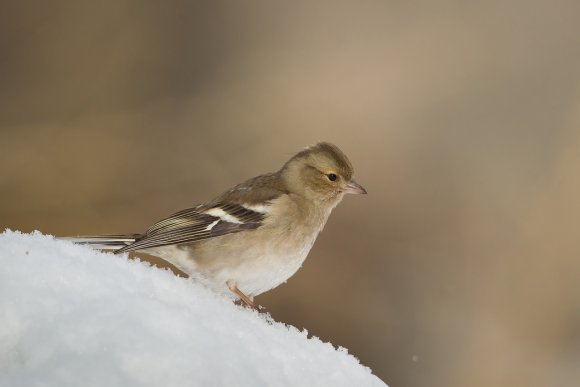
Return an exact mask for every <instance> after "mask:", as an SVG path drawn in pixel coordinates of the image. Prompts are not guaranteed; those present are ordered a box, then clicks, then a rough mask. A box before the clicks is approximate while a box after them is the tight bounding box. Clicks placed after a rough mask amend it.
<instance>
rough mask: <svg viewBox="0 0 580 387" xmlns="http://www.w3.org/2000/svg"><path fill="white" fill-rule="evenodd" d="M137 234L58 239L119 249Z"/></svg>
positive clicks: (100, 248) (96, 246) (136, 236)
mask: <svg viewBox="0 0 580 387" xmlns="http://www.w3.org/2000/svg"><path fill="white" fill-rule="evenodd" d="M139 236H140V235H139V234H133V235H101V236H78V237H60V238H58V239H60V240H64V241H69V242H72V243H76V244H78V245H87V246H90V247H92V248H93V249H97V250H120V249H122V248H123V247H127V246H129V245H130V244H132V243H133V242H135V240H136V239H137V238H138V237H139Z"/></svg>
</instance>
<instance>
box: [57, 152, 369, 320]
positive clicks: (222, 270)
mask: <svg viewBox="0 0 580 387" xmlns="http://www.w3.org/2000/svg"><path fill="white" fill-rule="evenodd" d="M353 172H354V171H353V168H352V165H351V163H350V161H349V160H348V158H347V157H346V155H345V154H344V153H343V152H342V151H341V150H340V149H339V148H338V147H337V146H335V145H332V144H330V143H328V142H320V143H317V144H314V145H312V146H310V147H307V148H305V149H304V150H302V151H300V152H298V153H297V154H295V155H294V156H293V157H292V158H290V160H288V161H287V162H286V163H285V164H284V165H283V166H282V168H281V169H280V170H278V171H277V172H273V173H267V174H264V175H260V176H257V177H254V178H252V179H249V180H247V181H245V182H243V183H241V184H238V185H236V186H235V187H233V188H232V189H230V190H229V191H226V192H225V193H223V194H221V195H220V196H218V197H217V198H215V199H213V200H211V201H209V202H207V203H204V204H200V205H198V206H196V207H193V208H188V209H185V210H182V211H179V212H177V213H175V214H173V215H171V216H170V217H168V218H165V219H163V220H161V221H159V222H157V223H155V224H154V225H152V226H151V227H150V228H149V229H148V230H147V231H146V232H145V233H143V234H134V235H124V236H96V237H77V238H67V239H69V240H72V241H73V242H75V243H81V244H88V245H91V246H92V247H94V248H98V249H104V250H115V253H124V252H129V251H140V252H144V253H147V254H150V255H154V256H157V257H160V258H162V259H164V260H165V261H167V262H169V263H171V264H172V265H174V266H176V267H177V268H179V269H180V270H182V271H183V272H184V273H186V274H188V275H189V276H190V277H191V278H193V279H195V280H197V281H199V282H201V283H202V284H204V285H206V286H207V287H209V288H210V289H212V290H214V291H215V292H217V293H221V294H225V295H228V296H230V297H232V298H233V299H234V300H237V299H239V300H241V301H242V302H243V303H244V304H246V305H247V306H249V307H252V308H256V304H255V303H254V297H255V296H257V295H259V294H261V293H264V292H266V291H268V290H271V289H273V288H275V287H277V286H278V285H280V284H282V283H284V282H286V281H287V280H288V279H289V278H290V277H291V276H292V275H294V274H295V273H296V271H298V269H299V268H300V266H302V263H303V262H304V260H305V259H306V256H307V255H308V252H309V251H310V249H311V247H312V245H313V244H314V241H315V240H316V237H317V236H318V234H319V233H320V231H321V230H322V228H323V227H324V225H325V223H326V221H327V219H328V216H329V215H330V213H331V211H332V210H333V209H334V207H336V205H337V204H338V203H339V202H340V201H341V200H342V198H343V196H344V194H347V193H351V194H366V193H367V191H366V190H365V189H364V188H363V187H362V186H361V185H360V184H359V183H357V182H356V180H354V179H353Z"/></svg>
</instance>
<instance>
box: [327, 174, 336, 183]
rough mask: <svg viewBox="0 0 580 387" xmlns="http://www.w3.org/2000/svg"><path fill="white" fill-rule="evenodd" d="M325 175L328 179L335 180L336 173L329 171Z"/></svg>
mask: <svg viewBox="0 0 580 387" xmlns="http://www.w3.org/2000/svg"><path fill="white" fill-rule="evenodd" d="M326 176H328V180H330V181H335V180H336V175H335V174H334V173H329V174H328V175H326Z"/></svg>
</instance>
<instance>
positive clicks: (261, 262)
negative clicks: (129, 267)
mask: <svg viewBox="0 0 580 387" xmlns="http://www.w3.org/2000/svg"><path fill="white" fill-rule="evenodd" d="M261 234H262V233H261V232H260V231H253V232H249V233H245V232H243V233H238V234H231V235H226V236H223V237H220V238H216V239H215V240H211V241H206V242H207V243H204V244H203V247H201V245H196V244H194V245H190V246H168V247H160V248H155V249H151V250H149V251H148V253H150V254H153V255H156V256H159V257H161V258H163V259H164V260H166V261H168V262H170V263H172V264H173V265H175V266H176V267H177V268H179V269H180V270H182V271H184V272H185V273H187V274H188V275H189V276H190V277H191V278H193V279H194V280H196V281H198V282H200V283H202V284H204V285H205V286H207V287H209V288H211V289H212V290H214V291H215V292H217V293H221V294H224V295H227V296H230V297H235V296H234V295H233V293H232V292H231V291H230V290H229V288H228V286H227V284H226V283H227V282H228V281H235V283H236V284H237V286H238V288H239V289H240V290H241V291H242V292H243V293H244V294H246V295H247V296H249V297H254V296H257V295H259V294H262V293H264V292H266V291H268V290H271V289H273V288H275V287H277V286H278V285H280V284H282V283H284V282H286V281H287V280H288V279H289V278H290V277H291V276H293V275H294V274H295V273H296V272H297V271H298V269H299V268H300V267H301V266H302V264H303V263H304V260H305V259H306V257H307V255H308V253H309V251H310V249H311V247H312V245H313V244H314V241H315V239H316V235H317V234H318V233H316V235H307V236H306V235H292V234H290V235H287V236H286V235H285V236H280V237H279V238H274V239H269V240H266V239H263V238H262V235H261ZM242 238H244V239H247V238H251V239H255V241H256V243H253V244H251V246H253V247H252V248H251V249H248V250H245V251H244V250H240V248H239V246H240V243H239V242H240V240H241V239H242ZM256 246H259V247H256Z"/></svg>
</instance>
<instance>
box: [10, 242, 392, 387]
mask: <svg viewBox="0 0 580 387" xmlns="http://www.w3.org/2000/svg"><path fill="white" fill-rule="evenodd" d="M307 336H308V335H307V333H306V332H300V331H298V330H297V329H296V328H294V327H289V326H286V325H284V324H281V323H277V322H274V321H272V320H270V319H269V318H268V317H267V316H264V315H261V314H259V313H257V312H255V311H252V310H248V309H245V308H242V307H239V306H236V305H234V304H232V302H231V301H229V300H227V299H225V298H223V297H221V296H218V295H216V294H213V293H211V292H210V291H209V290H207V289H205V288H203V287H201V286H200V285H197V284H195V283H194V282H193V281H190V280H187V279H184V278H179V277H176V276H174V275H173V274H172V273H171V272H169V271H166V270H161V269H157V268H155V267H151V266H149V265H148V264H147V263H144V262H140V261H136V260H129V259H127V257H126V256H123V255H120V256H115V255H112V254H106V253H101V252H98V251H93V250H91V249H90V248H88V247H84V246H76V245H73V244H72V243H70V242H65V241H59V240H55V239H54V238H53V237H50V236H45V235H42V234H40V233H38V232H37V233H33V234H21V233H18V232H12V231H5V232H4V233H2V234H0V386H11V387H18V386H39V385H42V386H99V387H101V386H156V387H158V386H384V385H385V384H384V383H383V382H382V381H381V380H380V379H379V378H377V377H376V376H374V375H373V374H372V373H371V371H370V369H369V368H366V367H364V366H362V365H361V364H359V362H358V360H357V359H356V358H354V357H353V356H351V355H349V354H348V353H347V352H346V350H344V349H338V350H337V349H335V348H334V347H333V346H332V345H331V344H329V343H323V342H321V341H320V340H319V339H318V338H308V337H307Z"/></svg>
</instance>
